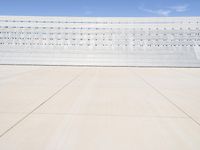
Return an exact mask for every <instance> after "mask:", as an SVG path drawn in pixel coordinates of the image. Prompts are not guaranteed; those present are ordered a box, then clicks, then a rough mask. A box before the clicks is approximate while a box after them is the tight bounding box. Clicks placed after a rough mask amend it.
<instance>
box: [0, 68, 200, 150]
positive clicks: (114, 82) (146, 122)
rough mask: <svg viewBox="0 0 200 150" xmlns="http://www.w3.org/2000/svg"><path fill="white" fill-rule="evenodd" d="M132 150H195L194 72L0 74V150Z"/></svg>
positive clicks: (197, 82) (198, 84)
mask: <svg viewBox="0 0 200 150" xmlns="http://www.w3.org/2000/svg"><path fill="white" fill-rule="evenodd" d="M134 149H135V150H199V149H200V68H199V69H198V68H193V69H192V68H190V69H189V68H188V69H186V68H131V67H130V68H126V67H124V68H122V67H114V68H112V67H107V68H104V67H48V66H44V67H42V66H35V67H34V66H0V150H134Z"/></svg>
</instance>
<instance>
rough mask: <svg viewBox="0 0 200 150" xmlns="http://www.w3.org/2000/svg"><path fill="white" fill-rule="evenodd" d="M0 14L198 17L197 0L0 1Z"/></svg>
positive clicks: (199, 11)
mask: <svg viewBox="0 0 200 150" xmlns="http://www.w3.org/2000/svg"><path fill="white" fill-rule="evenodd" d="M0 15H29V16H91V17H99V16H105V17H143V16H200V0H0Z"/></svg>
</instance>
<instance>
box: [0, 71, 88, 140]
mask: <svg viewBox="0 0 200 150" xmlns="http://www.w3.org/2000/svg"><path fill="white" fill-rule="evenodd" d="M83 72H85V69H84V70H83V71H81V73H79V74H78V75H77V76H75V77H74V78H72V79H71V80H70V81H69V82H67V83H66V84H65V85H64V86H62V87H61V88H59V89H58V90H57V91H56V92H55V93H53V94H52V95H51V96H50V97H48V98H47V99H46V100H45V101H43V102H42V103H40V104H39V105H38V106H37V107H35V108H34V109H33V110H32V111H31V112H29V113H28V114H26V115H25V116H24V117H22V118H21V119H20V120H18V121H17V122H16V123H15V124H13V125H12V126H11V127H10V128H8V129H7V130H6V131H4V132H3V133H2V134H1V135H0V138H2V137H3V136H4V135H5V134H7V133H8V132H9V131H10V130H12V129H13V128H15V127H16V126H17V125H19V124H20V123H21V122H22V121H24V120H25V119H26V118H28V117H29V116H30V115H31V114H32V113H34V112H35V111H36V110H37V109H39V108H40V107H41V106H43V105H44V104H45V103H47V102H48V101H50V100H51V99H52V98H53V97H55V96H56V95H57V94H58V93H60V92H61V91H62V90H63V89H64V88H65V87H67V86H69V85H70V84H71V83H72V82H74V81H75V80H76V79H77V78H79V77H80V76H81V75H82V73H83Z"/></svg>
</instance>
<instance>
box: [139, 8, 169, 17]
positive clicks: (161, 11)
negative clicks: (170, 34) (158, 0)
mask: <svg viewBox="0 0 200 150" xmlns="http://www.w3.org/2000/svg"><path fill="white" fill-rule="evenodd" d="M139 9H140V10H142V11H145V12H148V13H151V14H155V15H158V16H165V17H167V16H169V15H170V14H171V12H172V11H171V10H169V9H156V10H153V9H146V8H143V7H139Z"/></svg>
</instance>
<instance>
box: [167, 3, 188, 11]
mask: <svg viewBox="0 0 200 150" xmlns="http://www.w3.org/2000/svg"><path fill="white" fill-rule="evenodd" d="M188 7H189V5H188V4H184V5H176V6H171V7H169V8H170V9H172V10H174V11H176V12H185V11H187V10H188Z"/></svg>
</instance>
